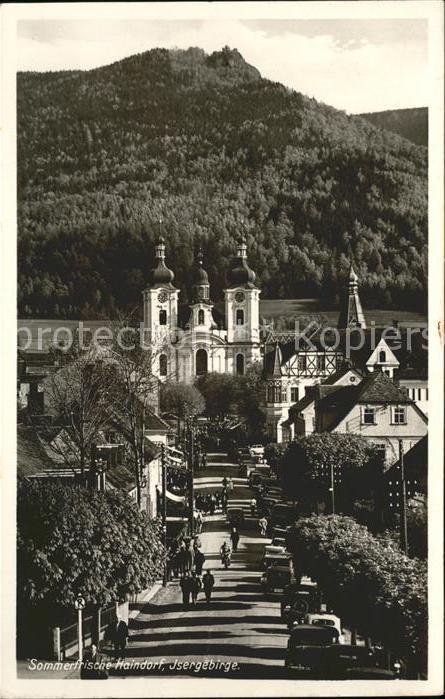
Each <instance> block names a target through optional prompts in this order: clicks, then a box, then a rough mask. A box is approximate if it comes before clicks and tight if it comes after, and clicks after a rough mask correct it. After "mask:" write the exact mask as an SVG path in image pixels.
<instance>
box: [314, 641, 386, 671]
mask: <svg viewBox="0 0 445 699" xmlns="http://www.w3.org/2000/svg"><path fill="white" fill-rule="evenodd" d="M325 660H326V668H325V671H326V678H325V679H329V680H345V679H346V672H347V670H350V669H351V668H359V669H360V670H363V669H364V668H367V669H375V668H377V667H378V656H377V654H376V653H375V651H374V650H373V649H372V648H367V647H366V646H353V645H349V644H348V645H346V644H345V645H340V644H336V645H333V646H329V647H328V648H327V649H326V659H325Z"/></svg>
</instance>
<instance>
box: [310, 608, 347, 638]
mask: <svg viewBox="0 0 445 699" xmlns="http://www.w3.org/2000/svg"><path fill="white" fill-rule="evenodd" d="M304 623H305V624H314V625H315V626H333V627H334V628H336V629H337V631H338V636H339V641H338V642H339V643H342V641H343V636H342V630H341V622H340V619H339V617H338V616H336V615H335V614H325V613H324V612H315V613H312V612H311V613H309V614H306V617H305V619H304Z"/></svg>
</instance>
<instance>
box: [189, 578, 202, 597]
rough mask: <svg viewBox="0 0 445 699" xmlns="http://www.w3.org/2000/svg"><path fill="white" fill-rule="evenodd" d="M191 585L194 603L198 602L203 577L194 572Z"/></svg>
mask: <svg viewBox="0 0 445 699" xmlns="http://www.w3.org/2000/svg"><path fill="white" fill-rule="evenodd" d="M190 587H191V591H192V604H193V605H195V604H196V600H197V599H198V593H199V591H200V590H201V589H202V582H201V578H200V577H198V576H197V575H196V573H195V572H193V573H192V577H191V579H190Z"/></svg>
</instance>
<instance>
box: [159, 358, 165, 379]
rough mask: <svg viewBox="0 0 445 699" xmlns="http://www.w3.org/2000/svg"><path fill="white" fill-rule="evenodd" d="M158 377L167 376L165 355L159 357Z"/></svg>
mask: <svg viewBox="0 0 445 699" xmlns="http://www.w3.org/2000/svg"><path fill="white" fill-rule="evenodd" d="M159 375H160V376H167V355H166V354H161V355H160V356H159Z"/></svg>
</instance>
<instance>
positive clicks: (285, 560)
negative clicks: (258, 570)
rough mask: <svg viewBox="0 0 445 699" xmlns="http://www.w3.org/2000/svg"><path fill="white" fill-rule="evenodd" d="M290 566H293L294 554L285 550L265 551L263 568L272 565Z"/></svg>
mask: <svg viewBox="0 0 445 699" xmlns="http://www.w3.org/2000/svg"><path fill="white" fill-rule="evenodd" d="M286 565H287V566H289V567H290V568H292V572H293V563H292V554H290V553H287V552H286V551H283V552H281V553H265V554H264V556H263V560H262V566H263V568H269V567H270V566H286Z"/></svg>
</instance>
